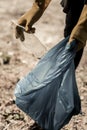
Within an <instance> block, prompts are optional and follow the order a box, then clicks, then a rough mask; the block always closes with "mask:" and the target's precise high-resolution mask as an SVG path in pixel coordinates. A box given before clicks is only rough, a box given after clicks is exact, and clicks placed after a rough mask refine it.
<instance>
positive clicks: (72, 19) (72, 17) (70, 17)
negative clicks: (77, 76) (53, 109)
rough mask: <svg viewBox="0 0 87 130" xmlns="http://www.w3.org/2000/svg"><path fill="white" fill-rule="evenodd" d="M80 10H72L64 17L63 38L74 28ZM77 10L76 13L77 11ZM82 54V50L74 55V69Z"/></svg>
mask: <svg viewBox="0 0 87 130" xmlns="http://www.w3.org/2000/svg"><path fill="white" fill-rule="evenodd" d="M81 9H82V7H79V8H77V9H75V8H74V9H73V7H72V9H71V10H70V11H69V12H68V13H67V15H66V22H65V24H66V25H65V29H64V37H67V36H69V35H70V34H71V31H72V29H73V28H74V26H75V25H76V23H77V21H78V19H79V16H80V13H81ZM77 10H78V11H77ZM82 54H83V49H81V50H80V51H78V52H77V53H76V56H75V59H74V63H75V69H76V68H77V67H78V65H79V62H80V60H81V57H82Z"/></svg>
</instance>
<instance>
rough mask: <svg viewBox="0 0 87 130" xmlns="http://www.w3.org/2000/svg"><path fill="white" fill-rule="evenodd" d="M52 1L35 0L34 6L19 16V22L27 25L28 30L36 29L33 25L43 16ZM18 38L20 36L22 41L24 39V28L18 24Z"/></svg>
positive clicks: (26, 29)
mask: <svg viewBox="0 0 87 130" xmlns="http://www.w3.org/2000/svg"><path fill="white" fill-rule="evenodd" d="M50 1H51V0H35V2H34V3H33V6H32V8H31V9H30V10H29V11H27V12H26V13H25V14H24V15H23V16H21V17H20V18H19V20H18V24H19V25H21V26H23V27H25V31H26V32H28V33H31V32H34V31H35V29H34V28H32V25H33V24H34V23H35V22H37V21H38V20H39V18H40V17H41V16H42V14H43V13H44V11H45V9H46V8H47V6H48V5H49V3H50ZM16 38H20V39H21V40H22V41H23V40H24V33H23V30H22V29H21V28H20V27H18V26H16Z"/></svg>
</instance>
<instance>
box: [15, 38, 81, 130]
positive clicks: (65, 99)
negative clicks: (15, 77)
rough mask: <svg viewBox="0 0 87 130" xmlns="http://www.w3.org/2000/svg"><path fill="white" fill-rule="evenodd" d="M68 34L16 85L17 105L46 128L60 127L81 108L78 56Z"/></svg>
mask: <svg viewBox="0 0 87 130" xmlns="http://www.w3.org/2000/svg"><path fill="white" fill-rule="evenodd" d="M67 42H68V38H66V39H64V40H62V41H60V42H59V43H58V44H57V45H56V46H54V47H53V48H52V49H50V50H49V51H48V52H47V53H46V54H45V55H44V56H43V57H42V58H41V60H40V61H39V63H38V64H37V65H36V67H35V68H34V69H33V70H32V71H31V72H30V73H29V74H27V75H26V76H25V77H24V78H23V79H21V80H20V81H19V82H18V83H17V85H16V88H15V96H16V101H15V102H16V105H17V106H18V107H19V108H20V109H21V110H22V111H24V112H25V113H27V114H28V115H29V116H30V117H31V118H32V119H34V120H35V121H36V122H37V123H38V124H39V125H40V126H41V127H42V128H44V129H46V130H59V129H61V128H62V127H63V126H64V125H65V124H67V123H68V122H69V121H70V119H71V117H72V116H73V115H76V114H79V113H80V110H81V103H80V97H79V94H78V89H77V84H76V79H75V68H74V57H75V54H76V43H75V41H73V42H72V43H71V44H67Z"/></svg>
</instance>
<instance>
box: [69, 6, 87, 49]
mask: <svg viewBox="0 0 87 130" xmlns="http://www.w3.org/2000/svg"><path fill="white" fill-rule="evenodd" d="M74 39H76V40H77V41H78V48H77V51H78V50H80V49H81V48H84V46H85V45H86V40H87V5H84V7H83V10H82V13H81V15H80V18H79V20H78V23H77V24H76V26H75V27H74V29H73V30H72V33H71V35H70V39H69V43H70V42H71V41H73V40H74Z"/></svg>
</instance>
